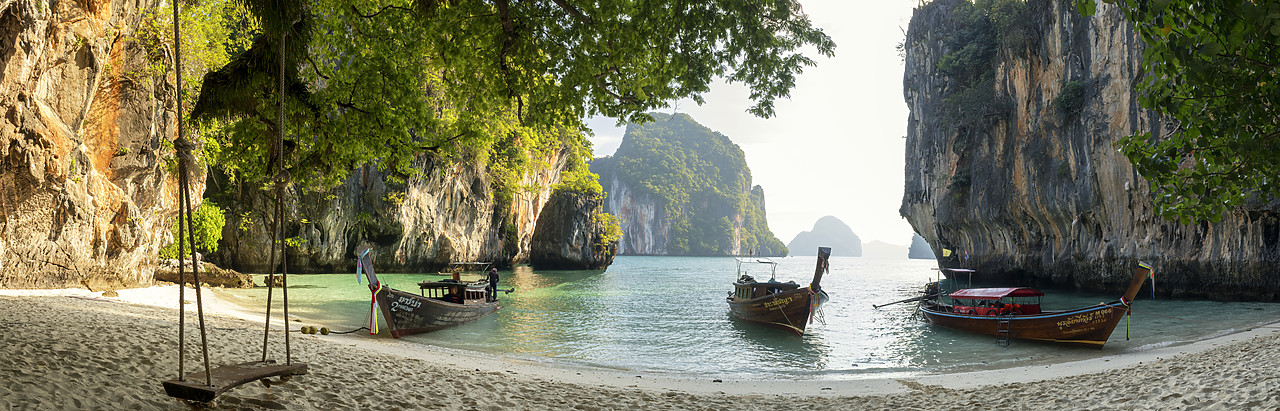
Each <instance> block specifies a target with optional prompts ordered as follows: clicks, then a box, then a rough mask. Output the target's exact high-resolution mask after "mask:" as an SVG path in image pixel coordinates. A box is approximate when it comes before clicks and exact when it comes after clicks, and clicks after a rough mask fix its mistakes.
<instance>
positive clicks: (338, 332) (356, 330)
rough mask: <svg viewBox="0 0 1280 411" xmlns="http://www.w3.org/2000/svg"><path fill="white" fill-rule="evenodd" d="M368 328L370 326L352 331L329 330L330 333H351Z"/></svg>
mask: <svg viewBox="0 0 1280 411" xmlns="http://www.w3.org/2000/svg"><path fill="white" fill-rule="evenodd" d="M367 329H369V327H360V328H357V329H354V330H351V331H329V334H351V333H353V332H356V331H360V330H367Z"/></svg>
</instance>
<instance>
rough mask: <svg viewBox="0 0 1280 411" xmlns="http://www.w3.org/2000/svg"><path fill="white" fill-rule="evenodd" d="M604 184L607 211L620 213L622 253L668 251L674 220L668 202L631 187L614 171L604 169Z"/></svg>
mask: <svg viewBox="0 0 1280 411" xmlns="http://www.w3.org/2000/svg"><path fill="white" fill-rule="evenodd" d="M593 170H594V169H593ZM600 184H601V185H602V186H604V191H605V192H606V193H608V195H607V196H605V204H604V209H605V211H606V212H608V213H610V214H613V215H615V216H618V224H619V225H621V226H622V240H620V241H618V254H624V255H666V254H667V242H668V241H670V235H671V223H670V222H669V221H667V219H666V218H665V211H664V209H663V207H664V206H663V205H662V204H661V203H659V202H658V201H657V200H655V199H654V198H653V197H651V196H649V195H647V194H645V193H641V192H637V191H636V190H633V189H631V187H629V186H628V185H627V184H625V183H623V182H622V181H621V180H619V179H618V177H617V175H615V174H613V173H602V174H601V176H600Z"/></svg>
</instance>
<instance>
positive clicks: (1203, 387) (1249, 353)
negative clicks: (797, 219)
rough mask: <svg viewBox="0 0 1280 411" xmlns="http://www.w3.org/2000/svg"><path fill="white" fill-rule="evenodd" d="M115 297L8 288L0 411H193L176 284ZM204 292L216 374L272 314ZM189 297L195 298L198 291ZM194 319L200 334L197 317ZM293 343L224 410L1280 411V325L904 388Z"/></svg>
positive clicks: (194, 344) (337, 341) (354, 337)
mask: <svg viewBox="0 0 1280 411" xmlns="http://www.w3.org/2000/svg"><path fill="white" fill-rule="evenodd" d="M119 293H120V296H119V297H113V298H104V297H101V293H95V292H89V291H86V290H72V289H68V290H0V313H4V315H3V317H0V381H3V384H0V410H7V409H21V410H25V409H49V410H61V409H185V408H186V406H185V405H183V404H182V403H180V402H178V401H177V400H174V399H171V398H169V397H167V396H166V395H165V394H164V390H163V388H162V387H161V385H160V381H161V380H166V379H173V378H175V377H176V376H177V373H178V355H177V354H178V352H177V337H178V335H177V334H178V332H177V320H178V315H177V309H176V307H177V287H176V286H168V287H151V288H146V289H133V290H121V291H119ZM203 294H204V295H203V297H204V299H205V301H204V302H205V314H206V321H207V322H208V327H209V342H210V353H209V355H210V358H211V362H212V363H213V364H214V366H215V367H216V366H218V365H222V364H229V363H238V362H246V361H252V360H256V359H259V358H260V357H261V348H262V331H263V324H262V317H261V316H262V314H261V313H244V312H239V311H238V310H237V309H236V308H235V307H233V306H232V305H231V304H228V303H225V302H222V301H220V300H218V299H216V298H215V297H214V296H213V294H212V293H210V292H208V291H207V290H206V291H205V292H204V293H203ZM187 299H188V300H194V299H195V296H194V292H193V290H190V289H188V290H187ZM188 315H189V317H188V320H187V321H188V323H189V325H191V324H194V322H195V314H194V307H193V306H190V305H189V306H188ZM279 315H280V314H279V312H278V311H277V313H276V314H274V316H275V317H277V318H278V317H279ZM298 324H299V323H295V325H294V326H291V327H289V328H297V326H298ZM273 328H274V329H276V330H279V329H280V328H281V325H280V323H279V322H277V324H275V325H274V327H273ZM198 335H199V334H198V330H196V329H195V328H189V329H188V343H187V347H188V353H187V357H186V371H187V372H192V371H199V370H202V369H203V365H202V362H201V361H202V360H201V357H200V352H199V348H198V343H199V339H198V338H199V337H198ZM291 335H292V337H291V339H292V351H293V356H294V361H295V362H305V363H308V364H310V373H309V374H307V375H304V376H298V377H295V378H293V379H292V380H291V381H289V382H287V383H284V384H280V385H273V386H272V387H271V388H267V387H264V386H263V385H261V384H257V383H250V384H245V385H243V386H241V387H239V388H236V389H233V390H231V391H229V392H227V393H226V394H223V395H222V396H220V397H219V399H218V400H217V401H216V402H215V403H214V404H213V405H214V408H215V409H242V408H243V409H278V408H286V409H326V410H327V409H446V410H472V409H477V410H499V409H556V410H560V409H588V410H591V409H715V410H722V409H748V410H750V409H761V410H763V409H779V408H780V409H964V410H968V409H1161V410H1163V409H1229V410H1236V409H1267V410H1276V409H1280V324H1273V325H1270V326H1266V327H1258V328H1255V329H1253V330H1250V331H1247V332H1243V333H1237V334H1232V335H1228V336H1225V337H1221V338H1216V339H1212V340H1206V341H1201V342H1197V343H1193V344H1189V345H1183V346H1178V347H1166V348H1160V349H1155V350H1150V351H1144V352H1139V353H1131V354H1122V355H1114V356H1108V357H1102V358H1097V359H1092V360H1086V361H1078V362H1073V363H1064V364H1054V365H1048V366H1034V367H1024V368H1014V369H1004V370H991V371H978V372H968V373H953V374H942V375H929V376H922V377H914V378H906V379H866V380H809V381H780V380H765V381H742V380H729V379H726V380H724V381H723V382H713V381H711V380H709V379H690V378H678V377H672V376H669V375H662V374H652V373H637V372H627V371H614V370H599V369H589V368H577V367H567V366H561V365H549V364H543V363H536V362H530V361H522V360H514V359H509V358H504V357H497V356H488V355H483V354H478V353H471V352H464V351H457V350H449V349H444V348H435V347H425V346H420V345H417V344H412V345H411V344H404V343H400V342H398V341H396V340H393V339H390V338H383V337H370V336H368V333H367V332H363V331H362V332H361V333H358V334H350V335H336V334H331V335H328V336H312V335H303V334H300V333H297V332H294V333H293V334H291ZM270 351H271V358H274V359H276V360H278V361H281V362H283V361H284V358H283V351H284V343H283V334H282V333H281V332H279V331H277V332H274V333H272V337H271V342H270Z"/></svg>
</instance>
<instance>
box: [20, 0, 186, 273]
mask: <svg viewBox="0 0 1280 411" xmlns="http://www.w3.org/2000/svg"><path fill="white" fill-rule="evenodd" d="M155 4H156V3H155V2H153V1H148V0H143V1H140V2H131V1H111V0H87V1H74V2H72V1H60V2H42V1H34V0H0V70H2V71H0V110H3V112H2V113H0V116H2V117H0V287H78V286H88V287H90V288H92V289H97V288H118V287H124V286H131V285H138V284H148V283H151V282H152V275H153V273H154V271H155V267H156V263H157V260H158V259H157V251H158V249H159V247H160V246H161V242H162V240H164V238H162V237H167V236H168V235H169V234H168V233H169V230H168V224H169V222H170V220H171V218H172V217H173V216H174V215H175V214H174V213H173V211H172V210H176V208H177V207H176V199H177V193H176V189H177V187H176V181H175V179H173V178H171V176H170V174H169V173H168V172H166V171H165V167H164V164H165V163H164V159H163V158H162V154H161V153H162V150H163V148H162V147H163V146H164V142H165V140H171V139H172V138H173V136H174V133H175V129H174V118H173V115H174V113H176V111H177V110H176V104H175V103H174V100H173V97H172V96H173V90H174V87H173V85H172V84H171V83H169V82H168V81H167V80H166V79H165V78H163V77H161V78H145V77H142V76H139V75H137V74H134V73H138V72H141V71H142V70H141V68H142V67H146V66H147V65H149V64H150V62H149V61H147V58H146V54H145V53H144V52H143V50H142V49H141V48H140V46H139V45H138V44H137V43H136V42H135V41H133V40H131V39H132V38H133V37H132V35H133V33H132V28H134V27H136V26H137V25H138V22H139V20H140V19H141V18H142V16H143V13H144V12H145V11H146V10H147V9H150V8H152V7H154V6H155ZM195 178H196V179H195V182H196V183H197V184H195V185H194V186H193V187H192V190H193V192H194V193H193V194H194V198H199V197H200V196H199V194H200V192H203V189H204V186H203V178H204V176H203V173H198V174H197V175H196V176H195Z"/></svg>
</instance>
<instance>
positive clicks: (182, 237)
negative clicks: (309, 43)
mask: <svg viewBox="0 0 1280 411" xmlns="http://www.w3.org/2000/svg"><path fill="white" fill-rule="evenodd" d="M178 3H179V2H176V1H175V2H173V35H174V39H175V41H174V72H175V77H176V82H177V87H176V94H177V126H178V130H177V131H178V136H177V139H175V140H174V148H175V151H177V153H176V154H177V157H178V191H179V194H178V202H179V205H178V256H179V258H181V256H182V255H184V253H186V252H187V243H188V242H189V243H190V244H191V248H190V262H191V281H192V285H194V288H195V292H196V316H197V318H198V319H199V325H200V347H201V353H202V356H203V359H204V374H205V385H207V386H212V385H213V367H211V366H210V361H209V339H208V332H207V327H206V325H205V321H204V300H203V294H202V293H201V290H200V288H201V287H200V265H199V262H198V260H197V253H196V249H195V244H196V241H195V230H194V228H193V227H194V224H193V220H192V214H193V210H192V207H191V203H192V199H191V192H190V191H191V190H190V189H191V183H190V181H189V178H188V172H189V171H190V170H191V168H192V167H193V166H192V162H193V161H194V159H193V157H192V151H193V150H194V149H195V144H193V143H192V142H191V141H190V140H188V139H187V137H186V130H185V128H184V125H183V119H182V117H183V113H184V110H183V104H182V87H183V85H182V70H181V69H180V68H181V67H182V42H181V29H180V22H181V19H179V18H178ZM286 34H287V32H282V33H281V35H280V83H279V84H280V88H279V94H280V95H279V98H280V108H279V115H280V117H279V122H278V124H279V126H278V127H277V130H276V131H277V134H276V139H275V156H274V157H275V158H274V160H275V162H276V203H275V213H274V214H275V221H274V222H273V223H274V227H273V228H272V239H273V241H272V246H271V251H270V255H271V257H270V267H271V268H270V269H269V270H268V271H269V272H270V273H269V274H268V280H267V312H266V321H265V324H266V325H265V330H264V332H263V337H262V362H263V363H266V362H267V343H268V340H269V337H270V335H271V302H272V301H271V300H272V294H273V290H274V282H273V281H271V278H272V277H274V275H275V267H276V266H275V256H276V253H277V252H278V253H280V265H281V270H280V286H281V288H282V290H281V293H282V294H283V300H284V301H283V305H284V322H285V324H284V325H285V326H284V330H283V332H284V334H285V364H286V365H292V363H293V355H292V347H291V344H290V338H289V327H288V326H289V283H288V271H289V270H288V264H287V260H286V256H285V254H284V244H283V240H281V238H282V237H283V230H284V224H283V220H284V216H285V212H284V211H285V209H284V194H285V188H286V186H287V185H288V180H289V178H288V174H286V172H285V169H284V154H283V153H284V64H285V50H284V44H285V43H284V42H285V36H286ZM186 264H187V262H186V261H179V262H178V378H177V381H186Z"/></svg>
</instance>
